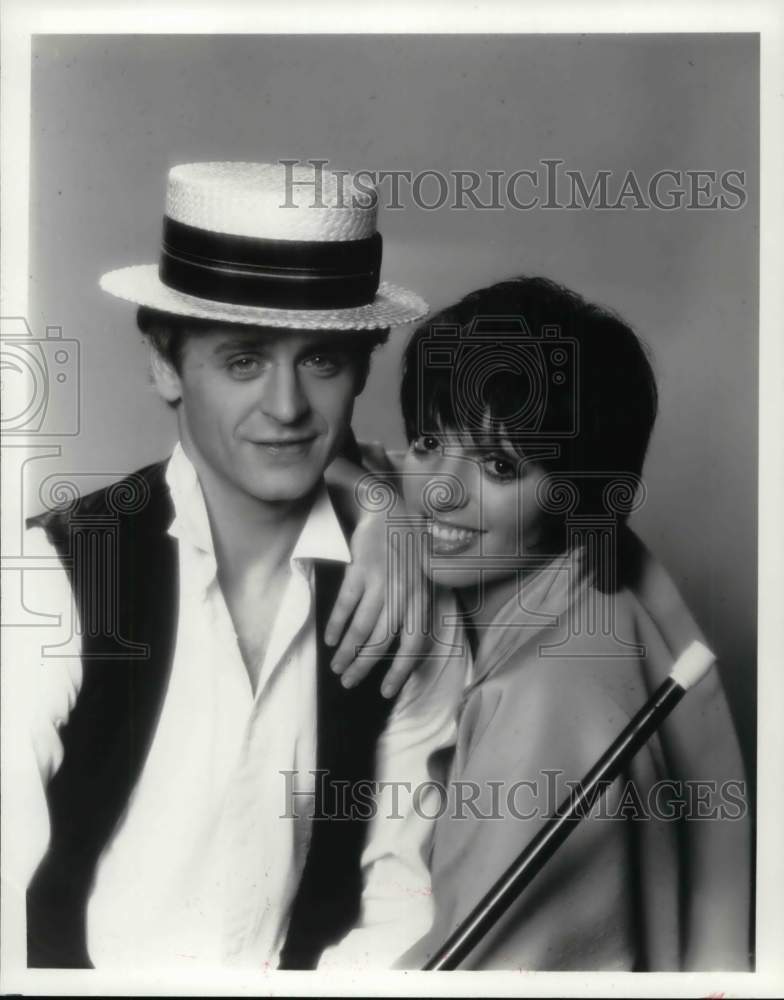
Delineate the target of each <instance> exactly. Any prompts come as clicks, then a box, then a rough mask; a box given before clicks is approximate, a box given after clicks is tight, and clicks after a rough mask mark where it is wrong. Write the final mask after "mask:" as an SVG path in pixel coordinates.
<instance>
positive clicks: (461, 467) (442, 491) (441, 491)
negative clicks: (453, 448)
mask: <svg viewBox="0 0 784 1000" xmlns="http://www.w3.org/2000/svg"><path fill="white" fill-rule="evenodd" d="M473 464H474V463H472V462H470V461H466V460H464V459H450V458H443V459H442V460H441V462H439V465H438V468H437V469H436V470H434V471H433V475H431V476H430V478H429V479H428V481H427V483H426V484H425V486H424V487H423V490H422V502H423V506H424V508H425V510H426V511H428V512H430V513H431V514H437V513H440V514H444V513H446V512H447V511H450V510H461V509H462V508H463V507H465V506H467V504H468V503H469V500H470V497H471V494H472V492H473V490H474V488H475V482H474V480H475V477H476V470H475V469H474V468H473Z"/></svg>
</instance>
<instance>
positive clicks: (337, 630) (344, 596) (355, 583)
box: [324, 566, 365, 646]
mask: <svg viewBox="0 0 784 1000" xmlns="http://www.w3.org/2000/svg"><path fill="white" fill-rule="evenodd" d="M364 592H365V583H364V581H363V580H362V579H361V578H360V576H359V574H358V573H357V572H356V571H355V569H354V567H353V566H349V568H348V569H347V570H346V573H345V575H344V577H343V583H342V584H341V587H340V591H339V592H338V596H337V598H336V600H335V604H334V606H333V608H332V612H331V613H330V616H329V621H328V622H327V626H326V628H325V629H324V642H326V644H327V645H328V646H335V645H337V642H338V639H340V637H341V635H343V630H344V629H345V627H346V625H347V624H348V620H349V618H350V617H351V615H352V614H353V613H354V610H355V609H356V607H357V605H358V604H359V602H360V600H361V599H362V596H363V594H364Z"/></svg>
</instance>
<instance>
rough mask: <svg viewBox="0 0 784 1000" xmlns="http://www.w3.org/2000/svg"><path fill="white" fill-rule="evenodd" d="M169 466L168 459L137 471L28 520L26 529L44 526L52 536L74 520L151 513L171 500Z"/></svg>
mask: <svg viewBox="0 0 784 1000" xmlns="http://www.w3.org/2000/svg"><path fill="white" fill-rule="evenodd" d="M167 464H168V460H163V461H161V462H154V463H152V464H150V465H146V466H144V467H143V468H141V469H136V470H135V471H134V472H131V473H129V474H128V475H127V476H124V477H123V478H122V479H120V480H118V481H117V482H114V483H110V484H109V485H108V486H103V487H101V488H100V489H97V490H93V492H91V493H86V494H84V495H83V496H77V497H75V498H73V499H70V500H69V501H68V502H66V503H65V504H63V505H62V506H59V507H53V508H50V509H49V510H45V511H42V512H41V513H40V514H36V515H34V516H33V517H29V518H27V520H26V522H25V524H26V527H27V528H34V527H42V528H44V530H45V531H46V532H47V534H49V533H51V532H52V531H57V530H58V529H62V528H63V527H64V526H66V525H67V524H68V523H69V522H70V520H71V519H72V518H73V517H78V518H80V519H81V518H90V517H100V516H102V515H106V516H111V517H115V518H116V517H118V516H119V517H127V516H129V515H134V514H142V513H143V512H149V511H151V510H152V509H154V508H155V507H156V506H158V505H159V504H160V501H161V500H162V499H164V500H165V499H166V498H168V495H169V491H168V486H167V484H166V466H167Z"/></svg>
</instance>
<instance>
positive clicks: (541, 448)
mask: <svg viewBox="0 0 784 1000" xmlns="http://www.w3.org/2000/svg"><path fill="white" fill-rule="evenodd" d="M401 400H402V408H403V415H404V418H405V423H406V430H407V435H408V439H409V441H410V448H409V450H408V453H407V454H406V456H405V460H404V462H403V468H402V484H403V492H404V496H405V501H406V507H407V510H408V512H409V513H410V514H411V515H413V516H416V515H418V516H420V517H421V518H422V527H423V533H424V536H425V538H426V539H427V541H428V543H429V544H428V545H427V546H426V553H425V559H424V567H425V571H426V573H427V575H428V576H429V577H430V579H431V580H433V581H435V583H436V584H439V585H442V586H448V587H451V588H453V589H454V591H455V593H456V594H457V596H458V600H459V604H460V606H461V608H462V613H463V620H464V624H465V626H466V629H467V634H468V636H469V638H470V644H471V652H472V655H473V661H474V662H473V674H472V680H471V681H470V683H469V685H468V687H467V688H466V690H465V693H464V696H463V700H462V704H461V709H460V713H459V717H458V733H457V745H456V750H455V756H454V761H453V764H452V770H451V780H450V784H449V788H448V798H447V799H445V801H444V803H443V808H442V809H441V810H440V815H439V816H438V818H437V819H436V822H435V831H434V843H433V851H432V858H431V874H432V892H433V897H434V901H435V908H436V918H435V921H434V924H433V927H432V929H431V931H430V933H429V934H428V935H427V936H426V937H425V938H424V939H423V940H422V941H421V942H420V943H419V945H417V946H416V947H415V948H414V949H412V950H411V952H410V953H409V954H408V955H407V956H406V957H405V958H404V959H403V961H402V962H401V963H400V965H401V967H403V968H418V967H421V965H422V964H423V963H424V961H425V960H426V959H427V958H428V957H429V956H430V955H432V954H433V952H434V951H435V950H436V949H437V948H438V946H439V945H440V944H442V943H443V942H444V941H445V940H446V938H447V937H448V936H449V934H450V933H451V932H452V931H453V930H454V929H455V927H456V926H457V925H458V924H459V923H460V921H461V920H462V919H463V918H464V917H465V916H466V915H467V914H468V913H469V912H470V910H471V909H472V907H473V906H474V905H475V904H476V903H477V902H478V901H479V900H480V899H481V897H482V896H483V895H484V893H485V892H486V891H487V889H488V888H489V887H490V886H491V884H492V883H493V882H494V880H495V879H496V878H498V876H499V875H500V874H501V873H502V872H503V871H504V870H505V869H506V867H507V866H508V865H509V864H510V863H511V862H512V861H513V860H514V859H515V857H516V856H517V855H518V853H519V852H520V850H521V849H522V848H523V847H524V846H525V844H526V843H528V842H529V841H530V840H531V838H532V837H533V836H535V835H536V833H537V832H538V830H540V829H541V827H542V825H543V823H544V822H545V820H546V818H547V816H548V815H549V814H550V813H551V812H552V811H553V810H554V809H555V808H556V806H557V805H558V804H559V802H560V800H561V799H562V798H563V797H564V796H565V794H566V793H567V791H568V787H569V782H574V781H578V780H579V779H580V778H582V776H583V775H584V774H585V773H586V772H587V771H588V769H589V768H590V767H591V765H592V764H593V763H594V762H595V761H596V759H597V758H598V757H599V756H600V754H601V753H602V752H603V751H604V750H605V749H606V748H607V746H608V745H609V744H610V743H611V742H612V740H613V738H614V737H615V736H616V735H617V734H618V733H619V732H620V731H621V729H622V728H623V727H624V725H625V724H626V722H627V721H628V720H629V718H630V717H631V716H632V715H634V714H635V712H636V711H637V710H638V709H639V708H640V707H641V706H642V705H643V704H644V702H645V701H646V700H647V698H648V696H649V695H650V693H651V692H652V691H653V689H654V688H655V687H656V686H658V684H659V683H660V682H661V680H663V679H664V677H665V676H666V675H667V674H668V673H669V671H670V669H671V667H672V664H673V662H674V660H675V659H676V658H677V657H678V656H679V655H680V653H681V652H682V651H683V650H684V649H686V647H687V646H688V645H690V643H691V642H692V641H694V640H695V639H696V640H702V637H701V635H700V632H699V629H698V627H697V625H696V624H695V622H694V620H693V619H692V617H691V615H690V613H689V611H688V609H687V608H686V606H685V605H684V603H683V601H682V600H681V598H680V596H679V595H678V593H677V590H676V588H675V587H674V585H673V584H672V582H671V580H670V579H669V577H668V576H667V574H666V572H665V571H664V570H663V569H662V567H661V566H660V565H659V564H658V563H656V562H655V560H654V559H653V558H652V557H651V555H650V554H649V553H648V552H647V550H646V549H645V548H644V546H643V545H642V543H641V542H640V541H639V540H638V539H637V538H636V536H635V535H634V534H633V533H632V532H631V530H630V529H629V528H628V527H627V526H626V520H627V517H628V515H629V513H630V512H631V511H632V510H633V509H634V507H635V504H636V503H637V504H638V503H640V502H642V499H643V498H644V492H643V490H642V486H641V482H640V479H639V476H640V473H641V470H642V464H643V459H644V457H645V452H646V449H647V446H648V440H649V437H650V433H651V430H652V427H653V423H654V420H655V416H656V408H657V393H656V385H655V381H654V378H653V374H652V371H651V367H650V364H649V362H648V359H647V357H646V354H645V352H644V350H643V348H642V347H641V345H640V342H639V341H638V339H637V337H636V336H635V334H634V333H633V331H632V330H631V329H630V328H629V327H628V326H627V325H626V324H625V323H624V322H623V321H622V320H621V319H620V318H618V317H617V316H615V315H612V314H610V313H609V312H607V311H605V310H603V309H600V308H598V307H596V306H594V305H591V304H589V303H586V302H585V301H584V300H583V299H582V298H580V297H579V296H578V295H575V294H574V293H572V292H569V291H567V290H566V289H564V288H561V287H559V286H557V285H555V284H553V283H552V282H549V281H546V280H543V279H539V278H519V279H516V280H511V281H504V282H501V283H499V284H497V285H494V286H492V287H490V288H486V289H482V290H480V291H478V292H474V293H473V294H471V295H468V296H467V297H466V298H464V299H463V300H461V301H460V302H458V303H457V304H456V305H454V306H453V307H451V308H448V309H446V310H444V311H443V312H441V313H439V314H438V315H437V316H434V317H432V318H431V319H430V320H429V321H428V322H427V323H426V324H424V325H423V326H421V327H420V328H419V329H418V330H417V331H416V333H415V334H414V336H413V338H412V340H411V342H410V343H409V345H408V347H407V350H406V354H405V362H404V376H403V382H402V389H401ZM702 641H703V642H704V640H702ZM743 779H744V773H743V766H742V762H741V758H740V753H739V749H738V744H737V740H736V736H735V732H734V729H733V725H732V721H731V717H730V714H729V711H728V707H727V703H726V699H725V697H724V693H723V690H722V687H721V682H720V679H719V676H718V673H717V672H716V670H715V668H714V669H712V670H711V672H710V674H709V676H708V678H706V679H705V680H704V681H703V682H702V683H701V684H700V685H698V687H697V688H695V689H694V690H693V691H691V692H690V693H689V695H688V696H687V698H686V699H685V700H684V702H683V703H682V704H681V705H680V706H679V707H678V708H677V709H676V710H675V712H674V713H673V714H672V715H671V716H670V717H669V719H668V720H667V721H666V722H665V724H664V725H663V726H662V728H661V729H660V731H659V733H658V734H657V735H656V736H654V737H653V738H652V739H651V740H650V742H649V743H648V744H647V745H646V747H645V748H644V749H643V750H642V751H641V752H640V753H639V754H638V755H637V756H636V757H635V759H634V761H633V762H632V764H631V765H630V766H629V768H628V772H627V773H626V774H625V775H623V776H622V777H621V778H620V779H619V780H617V781H616V782H615V783H614V784H613V786H612V787H611V789H610V790H609V792H608V794H607V796H606V798H605V800H604V802H603V803H602V805H601V807H600V808H599V809H594V810H593V812H592V813H591V815H590V816H589V817H588V818H587V819H585V820H584V821H583V822H582V823H581V824H580V826H579V827H578V828H577V829H576V830H575V832H574V833H573V835H572V836H571V837H570V839H569V840H568V841H567V842H566V843H565V844H564V845H563V846H562V848H561V849H560V850H559V852H558V853H557V854H556V855H555V857H554V858H553V859H551V861H550V862H549V863H548V864H547V866H546V867H545V868H544V870H543V871H542V872H541V873H540V874H539V875H538V876H537V878H536V879H535V881H534V882H533V883H532V884H531V886H530V887H529V888H528V889H527V890H526V892H525V893H524V894H523V895H522V896H521V897H520V898H519V899H518V900H517V902H516V903H515V904H514V905H513V906H512V908H511V909H510V910H509V911H508V912H507V913H506V914H505V916H504V917H503V918H502V920H501V921H500V922H499V923H498V924H497V925H496V927H495V928H494V929H493V930H492V931H491V932H490V933H489V934H488V935H487V937H486V938H485V939H484V940H483V941H482V942H481V943H480V944H479V945H478V946H477V947H476V948H475V950H474V952H473V953H472V954H471V955H470V956H469V958H468V959H467V960H466V962H464V964H463V966H462V968H473V969H529V970H530V969H545V970H554V969H559V970H568V969H575V970H577V969H580V970H599V969H614V970H663V969H672V970H676V969H684V970H699V969H709V968H722V969H745V968H748V962H749V952H748V920H749V895H750V882H751V874H750V834H749V822H748V819H747V818H746V809H745V803H744V802H743V801H742V796H743V792H744V791H745V784H744V780H743Z"/></svg>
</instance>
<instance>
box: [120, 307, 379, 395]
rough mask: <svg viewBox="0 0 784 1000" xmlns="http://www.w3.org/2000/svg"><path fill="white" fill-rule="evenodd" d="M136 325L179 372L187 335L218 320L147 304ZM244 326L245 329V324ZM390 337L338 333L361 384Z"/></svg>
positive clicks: (207, 327)
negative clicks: (378, 349)
mask: <svg viewBox="0 0 784 1000" xmlns="http://www.w3.org/2000/svg"><path fill="white" fill-rule="evenodd" d="M136 325H137V326H138V328H139V330H140V331H141V332H142V333H143V334H144V336H145V337H147V338H148V339H149V341H150V343H151V344H152V345H153V347H154V348H155V350H156V351H157V352H158V353H159V354H160V355H161V357H162V358H164V360H166V361H168V362H169V363H170V364H171V365H172V367H173V368H174V369H175V371H177V372H178V373H179V372H181V370H182V358H183V350H184V347H185V338H186V337H187V336H189V335H191V334H194V333H198V332H199V331H202V332H206V331H207V330H211V329H214V327H215V321H214V320H208V319H199V318H195V317H190V316H178V315H176V314H174V313H166V312H161V311H160V310H158V309H151V308H149V307H148V306H140V307H139V310H138V311H137V313H136ZM243 328H246V327H245V325H244V324H243ZM388 337H389V329H382V330H370V331H363V332H362V334H360V335H358V334H356V333H353V332H351V331H348V332H347V333H345V334H340V333H336V334H335V338H336V340H340V341H341V343H345V341H346V340H349V339H350V353H351V357H352V360H354V361H355V363H356V364H357V374H358V376H359V378H360V383H364V380H365V379H366V378H367V375H368V371H369V369H370V357H371V354H372V353H373V351H374V350H375V349H376V347H380V346H381V345H382V344H384V343H386V341H387V339H388Z"/></svg>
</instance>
